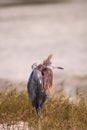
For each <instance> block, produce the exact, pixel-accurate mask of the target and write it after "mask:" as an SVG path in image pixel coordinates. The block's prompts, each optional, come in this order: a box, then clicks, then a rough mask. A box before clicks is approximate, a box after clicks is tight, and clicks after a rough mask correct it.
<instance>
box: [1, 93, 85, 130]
mask: <svg viewBox="0 0 87 130" xmlns="http://www.w3.org/2000/svg"><path fill="white" fill-rule="evenodd" d="M19 121H24V122H28V124H29V127H33V128H34V130H39V129H40V130H87V102H86V101H85V100H83V101H82V100H81V101H80V102H79V103H78V104H76V103H74V102H70V101H69V98H67V99H66V98H65V97H64V96H63V95H61V96H59V97H52V98H50V99H48V100H47V101H46V103H45V105H44V107H43V109H42V115H41V117H39V116H37V114H36V111H35V109H34V108H33V107H32V105H31V102H30V100H29V96H28V94H27V92H17V91H12V92H9V93H0V124H3V123H7V124H16V123H17V122H19ZM39 125H40V128H39V129H38V127H39Z"/></svg>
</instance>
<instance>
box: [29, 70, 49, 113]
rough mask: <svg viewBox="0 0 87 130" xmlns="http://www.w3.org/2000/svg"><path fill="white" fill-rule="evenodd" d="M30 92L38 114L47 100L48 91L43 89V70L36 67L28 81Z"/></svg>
mask: <svg viewBox="0 0 87 130" xmlns="http://www.w3.org/2000/svg"><path fill="white" fill-rule="evenodd" d="M27 88H28V93H29V96H30V99H31V102H32V105H33V107H35V109H36V111H37V114H38V115H40V113H41V109H42V106H43V104H44V102H45V100H46V93H45V92H44V91H43V78H42V74H41V72H40V71H39V70H38V69H37V68H34V70H33V71H32V73H31V75H30V78H29V81H28V85H27Z"/></svg>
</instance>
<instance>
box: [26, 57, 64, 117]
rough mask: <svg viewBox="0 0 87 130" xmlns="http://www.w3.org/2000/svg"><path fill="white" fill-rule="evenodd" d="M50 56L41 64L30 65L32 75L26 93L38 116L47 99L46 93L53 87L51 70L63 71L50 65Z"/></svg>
mask: <svg viewBox="0 0 87 130" xmlns="http://www.w3.org/2000/svg"><path fill="white" fill-rule="evenodd" d="M51 58H52V55H49V56H48V57H47V59H45V60H44V61H43V63H42V64H39V65H37V64H36V63H34V64H33V65H32V69H33V71H32V73H31V74H30V78H29V80H28V84H27V88H28V93H29V96H30V99H31V102H32V105H33V107H35V109H36V111H37V114H38V115H40V113H41V109H42V106H43V104H44V102H45V101H46V99H47V97H48V91H49V89H50V88H52V86H53V71H52V69H56V68H57V69H63V68H62V67H55V66H53V65H52V63H51Z"/></svg>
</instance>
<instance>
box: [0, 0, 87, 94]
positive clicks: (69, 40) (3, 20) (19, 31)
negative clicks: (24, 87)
mask: <svg viewBox="0 0 87 130" xmlns="http://www.w3.org/2000/svg"><path fill="white" fill-rule="evenodd" d="M31 1H32V0H31ZM31 1H28V0H26V1H25V2H24V1H23V0H19V1H17V0H13V1H11V0H8V1H6V0H3V1H2V0H1V1H0V79H10V80H14V81H17V80H19V81H27V80H28V78H29V74H30V72H31V65H32V64H33V63H34V62H37V63H38V64H39V63H41V62H42V61H43V59H45V58H46V57H47V56H48V55H49V54H53V63H54V64H55V65H58V66H62V67H64V70H63V71H59V70H54V74H55V75H56V76H55V81H56V82H55V84H58V83H59V82H61V79H62V81H66V84H67V85H65V87H66V86H68V87H70V86H71V87H72V86H75V87H76V86H81V87H82V86H85V88H86V89H87V1H86V0H55V2H53V1H52V0H51V2H50V0H49V1H47V0H45V1H44V0H42V1H41V0H36V1H35V0H33V2H31ZM71 77H73V78H71ZM78 77H79V78H78ZM83 80H84V82H82V81H83ZM57 81H59V82H57ZM78 84H79V85H78ZM83 84H84V85H83ZM70 89H71V88H70ZM72 89H73V88H72ZM66 91H67V92H68V91H69V89H68V90H67V89H66ZM71 91H72V90H71Z"/></svg>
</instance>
